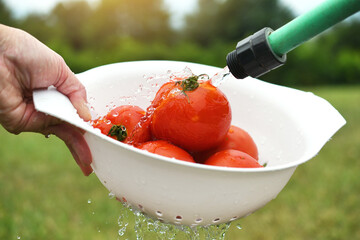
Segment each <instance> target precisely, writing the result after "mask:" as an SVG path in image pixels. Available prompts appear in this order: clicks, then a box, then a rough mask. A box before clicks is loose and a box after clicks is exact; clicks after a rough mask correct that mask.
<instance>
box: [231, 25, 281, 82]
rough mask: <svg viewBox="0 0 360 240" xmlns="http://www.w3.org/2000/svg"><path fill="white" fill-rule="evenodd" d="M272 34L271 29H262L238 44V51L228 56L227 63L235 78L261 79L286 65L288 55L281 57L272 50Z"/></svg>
mask: <svg viewBox="0 0 360 240" xmlns="http://www.w3.org/2000/svg"><path fill="white" fill-rule="evenodd" d="M272 32H273V30H272V29H271V28H263V29H261V30H260V31H258V32H256V33H255V34H253V35H251V36H249V37H247V38H245V39H243V40H242V41H240V42H238V44H237V45H236V49H235V50H234V51H232V52H230V53H229V54H228V55H227V56H226V63H227V65H228V67H229V70H230V72H231V73H232V75H234V77H236V78H238V79H242V78H245V77H247V76H251V77H259V76H261V75H264V74H265V73H267V72H269V71H271V70H273V69H275V68H277V67H280V66H282V65H283V64H284V63H285V61H286V54H284V55H282V56H281V57H279V56H278V55H277V54H275V53H274V52H273V51H272V49H271V46H270V44H269V41H268V36H269V35H270V34H271V33H272Z"/></svg>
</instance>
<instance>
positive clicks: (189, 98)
mask: <svg viewBox="0 0 360 240" xmlns="http://www.w3.org/2000/svg"><path fill="white" fill-rule="evenodd" d="M150 111H152V114H151V124H150V128H151V133H152V134H153V136H154V137H155V138H156V139H162V140H166V141H169V142H171V143H173V144H175V145H177V146H179V147H181V148H183V149H185V150H187V151H190V152H195V151H203V150H207V149H209V148H212V147H215V146H217V145H218V144H220V143H221V141H223V139H224V138H225V136H226V134H227V132H228V130H229V128H230V123H231V109H230V104H229V102H228V100H227V98H226V97H225V95H224V94H223V93H222V92H221V91H220V90H219V89H217V88H216V87H214V86H213V85H211V83H210V82H209V81H207V82H197V77H196V76H194V77H191V78H187V79H185V80H182V81H176V82H168V83H166V84H164V85H163V86H162V87H161V88H160V90H159V91H158V92H157V94H156V96H155V98H154V101H153V102H152V106H151V108H150Z"/></svg>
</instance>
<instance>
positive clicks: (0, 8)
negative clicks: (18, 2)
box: [0, 0, 13, 25]
mask: <svg viewBox="0 0 360 240" xmlns="http://www.w3.org/2000/svg"><path fill="white" fill-rule="evenodd" d="M0 23H1V24H5V25H12V24H13V17H12V14H11V12H10V10H9V9H8V8H7V6H6V5H5V3H3V1H2V0H0Z"/></svg>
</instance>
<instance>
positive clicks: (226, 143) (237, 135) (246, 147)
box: [195, 125, 259, 162]
mask: <svg viewBox="0 0 360 240" xmlns="http://www.w3.org/2000/svg"><path fill="white" fill-rule="evenodd" d="M227 149H234V150H239V151H242V152H244V153H247V154H249V155H250V156H251V157H253V158H254V159H256V160H258V159H259V155H258V149H257V146H256V144H255V142H254V140H253V139H252V137H251V136H250V134H249V133H247V132H246V131H245V130H244V129H242V128H239V127H236V126H233V125H231V127H230V129H229V131H228V133H227V134H226V137H225V139H224V140H223V141H222V142H221V143H220V144H219V145H218V146H216V147H215V148H212V149H210V150H208V151H205V152H199V153H196V154H195V159H196V161H197V162H203V161H204V160H206V159H207V158H209V157H210V156H211V155H213V154H214V153H216V152H220V151H222V150H227Z"/></svg>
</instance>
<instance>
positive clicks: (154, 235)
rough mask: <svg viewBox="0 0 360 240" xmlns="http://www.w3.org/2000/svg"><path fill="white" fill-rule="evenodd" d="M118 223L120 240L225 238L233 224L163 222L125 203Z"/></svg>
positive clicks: (220, 239)
mask: <svg viewBox="0 0 360 240" xmlns="http://www.w3.org/2000/svg"><path fill="white" fill-rule="evenodd" d="M118 225H119V231H118V235H119V238H118V240H130V239H136V240H146V239H154V240H224V239H225V236H226V232H227V231H228V229H229V227H230V225H231V224H230V223H224V224H219V225H210V226H206V227H202V226H196V227H189V226H183V225H174V224H169V223H163V222H161V221H159V220H157V219H152V218H150V217H148V216H145V215H144V214H143V213H141V212H140V211H137V210H134V209H132V208H131V207H130V206H128V205H126V204H124V205H123V206H122V208H121V212H120V216H119V218H118ZM134 233H135V236H133V235H134ZM130 236H131V238H129V237H130Z"/></svg>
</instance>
